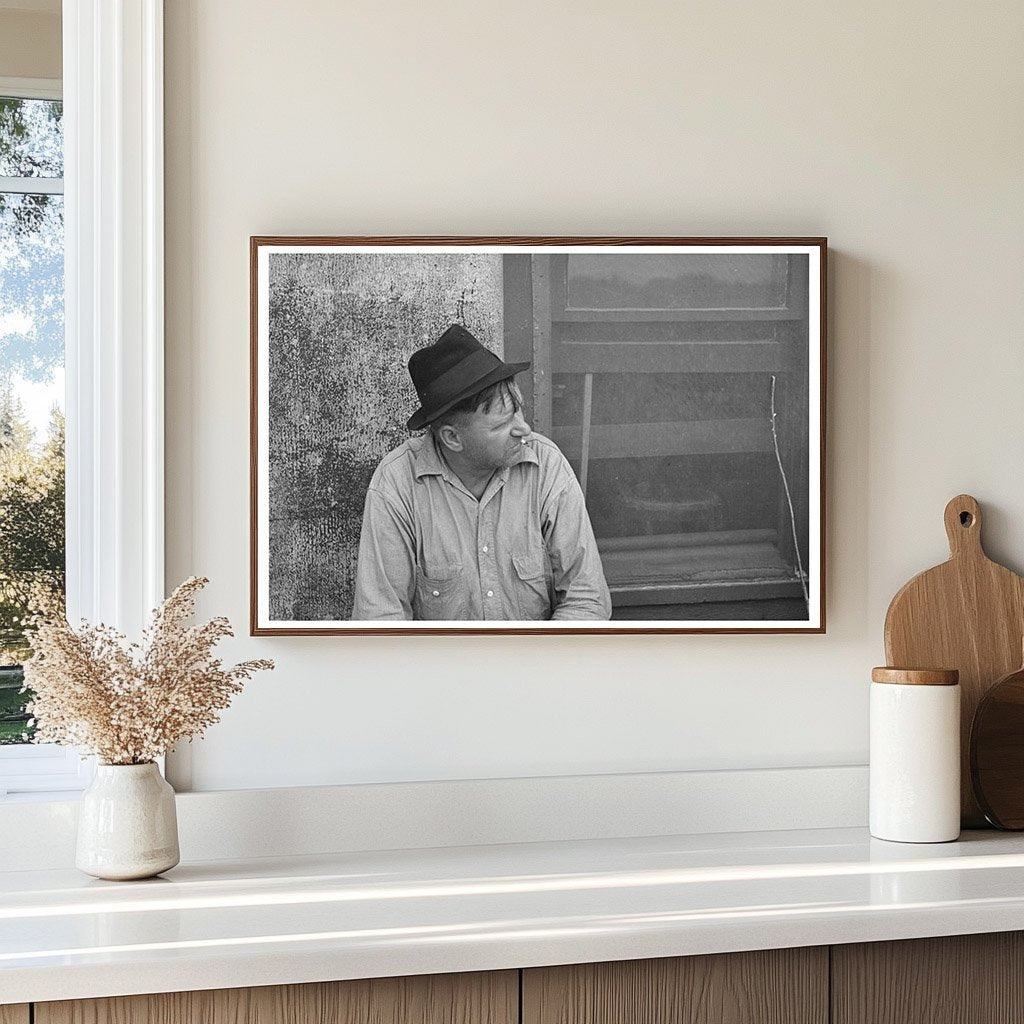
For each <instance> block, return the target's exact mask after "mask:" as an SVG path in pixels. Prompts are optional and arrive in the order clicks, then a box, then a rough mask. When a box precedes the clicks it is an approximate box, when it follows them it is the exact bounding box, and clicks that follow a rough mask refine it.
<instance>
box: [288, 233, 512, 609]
mask: <svg viewBox="0 0 1024 1024" xmlns="http://www.w3.org/2000/svg"><path fill="white" fill-rule="evenodd" d="M451 323H461V324H463V325H464V326H465V327H467V328H468V329H469V330H470V331H472V332H473V334H475V335H476V336H477V337H478V338H479V339H480V340H481V341H482V342H483V343H484V344H485V345H487V346H488V347H489V348H491V349H492V350H493V351H495V352H497V353H498V354H499V355H503V354H504V353H503V336H502V268H501V258H500V257H499V256H492V255H486V254H481V255H464V254H463V255H446V254H434V253H430V254H423V255H419V254H384V253H382V254H376V253H374V254H365V253H358V254H348V253H299V254H274V255H272V256H271V257H270V331H269V345H270V353H269V355H270V359H269V392H270V418H269V437H268V442H269V449H270V453H269V458H270V466H269V474H270V475H269V491H270V495H269V498H270V501H269V505H270V538H269V540H270V563H269V570H270V611H271V616H272V618H274V619H277V620H288V621H306V620H310V621H312V620H316V621H331V620H339V619H347V618H348V617H349V615H350V614H351V610H352V583H353V577H354V575H355V567H356V555H357V551H358V545H359V530H360V526H361V523H362V513H363V500H364V497H365V495H366V487H367V484H368V483H369V480H370V477H371V475H372V474H373V470H374V469H375V468H376V466H377V464H378V462H380V460H381V458H382V457H383V456H384V455H385V454H387V452H389V451H391V450H392V449H393V448H395V447H397V446H398V445H399V444H401V443H402V442H403V441H404V440H405V439H406V438H407V437H408V436H409V433H408V431H407V430H406V427H405V423H406V421H407V420H408V418H409V416H410V415H411V414H412V413H413V411H414V410H415V409H416V408H417V407H418V404H419V403H418V402H417V400H416V395H415V391H414V389H413V387H412V383H411V381H410V380H409V374H408V371H407V369H406V364H407V362H408V359H409V356H410V355H411V354H412V352H413V351H414V350H415V349H417V348H421V347H422V346H424V345H427V344H430V343H431V342H432V341H434V340H435V339H436V338H437V337H438V336H439V335H440V334H441V332H442V331H443V330H444V329H445V328H446V327H447V326H448V325H449V324H451Z"/></svg>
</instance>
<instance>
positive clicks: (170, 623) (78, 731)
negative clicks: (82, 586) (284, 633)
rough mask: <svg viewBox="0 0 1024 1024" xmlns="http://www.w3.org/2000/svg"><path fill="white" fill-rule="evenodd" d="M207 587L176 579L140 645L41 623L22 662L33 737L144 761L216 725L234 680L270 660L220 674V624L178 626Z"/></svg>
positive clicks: (111, 760) (107, 631)
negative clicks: (28, 655) (217, 654)
mask: <svg viewBox="0 0 1024 1024" xmlns="http://www.w3.org/2000/svg"><path fill="white" fill-rule="evenodd" d="M208 582H209V580H207V579H205V578H202V577H196V576H193V577H192V578H191V579H188V580H186V581H185V582H184V583H182V584H181V585H180V586H179V587H178V588H177V589H176V590H175V591H174V593H173V594H171V596H170V597H169V598H167V600H165V601H164V602H163V604H161V605H160V607H159V608H157V609H156V610H155V611H154V612H153V617H152V620H151V621H150V624H149V626H148V627H147V628H146V630H145V631H144V632H143V635H142V643H141V644H137V643H133V644H131V645H130V646H129V645H127V641H126V637H125V636H124V634H122V633H119V632H118V631H117V630H115V629H112V628H110V627H109V626H104V625H102V624H101V625H99V626H93V625H90V624H89V623H87V622H84V621H83V622H82V624H81V626H80V627H79V628H78V629H77V630H75V629H73V628H72V627H71V626H70V625H69V624H68V622H67V620H66V619H65V618H63V617H60V618H52V619H45V618H43V619H40V620H39V621H38V622H37V627H36V632H35V634H34V636H33V640H32V647H33V650H34V654H33V655H32V657H31V658H29V659H28V661H26V662H25V689H26V690H30V691H32V692H33V693H34V697H33V699H32V701H31V702H30V704H29V705H28V710H29V711H30V713H31V714H33V715H34V716H35V718H36V721H37V723H38V724H37V726H36V734H35V738H36V741H37V742H39V743H60V744H64V745H67V746H75V747H84V748H86V749H87V750H89V751H91V752H92V753H94V754H96V755H97V757H99V759H100V761H102V762H103V763H104V764H146V763H147V762H149V761H152V760H153V759H154V758H156V757H157V756H158V755H160V754H162V753H164V752H165V751H167V750H169V749H171V748H172V747H173V746H174V745H175V744H176V743H178V742H179V741H181V740H183V739H186V738H190V737H193V736H198V735H201V734H202V732H203V731H204V730H205V729H207V728H208V727H209V726H211V725H213V724H214V723H215V722H217V721H218V720H219V718H220V715H219V712H221V711H223V710H224V709H225V708H226V707H227V706H228V705H229V704H230V703H231V698H232V697H233V696H234V695H235V694H236V693H238V692H239V691H240V690H241V689H242V684H243V682H244V681H245V680H246V679H248V678H249V677H250V676H251V675H252V674H253V673H254V672H257V671H260V670H261V669H272V668H273V667H274V663H273V662H272V661H267V660H265V659H259V660H254V661H243V662H241V663H240V664H238V665H235V666H234V667H232V668H225V667H224V666H223V665H222V663H221V661H220V659H219V658H215V657H214V656H213V648H214V647H215V646H216V644H217V643H218V641H220V640H222V639H223V638H224V637H229V636H232V635H233V634H232V631H231V625H230V623H229V622H228V620H227V619H226V618H224V617H223V616H219V617H217V618H214V619H212V620H211V621H209V622H207V623H206V624H205V625H201V626H187V625H186V624H185V623H186V621H187V620H188V619H190V618H191V616H192V615H193V613H194V612H195V598H196V595H197V594H198V593H199V591H200V590H202V589H203V587H205V586H206V584H207V583H208Z"/></svg>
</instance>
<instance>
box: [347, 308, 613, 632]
mask: <svg viewBox="0 0 1024 1024" xmlns="http://www.w3.org/2000/svg"><path fill="white" fill-rule="evenodd" d="M529 365H530V364H529V363H506V362H504V361H503V360H501V359H499V358H498V356H496V355H495V354H494V353H493V352H491V351H490V350H489V349H487V348H485V347H484V346H483V345H482V344H480V342H479V341H478V340H477V339H476V338H475V337H474V336H473V335H472V334H470V332H469V331H467V330H466V329H465V328H464V327H462V326H460V325H458V324H453V325H452V326H451V327H449V328H448V329H447V330H446V331H445V332H444V333H443V334H442V335H441V337H440V338H439V339H438V340H437V341H436V342H435V343H434V344H432V345H428V346H427V347H426V348H422V349H419V350H418V351H416V352H414V353H413V354H412V357H411V358H410V360H409V375H410V377H411V378H412V382H413V385H414V386H415V388H416V393H417V395H418V396H419V401H420V408H419V409H418V410H417V411H416V412H415V413H414V414H413V415H412V417H411V418H410V419H409V422H408V424H407V425H408V427H409V429H410V430H420V429H422V428H427V429H426V431H425V432H424V433H423V434H421V435H417V436H414V437H412V438H410V439H409V440H408V441H406V442H405V443H404V444H402V445H400V446H399V447H398V448H396V449H395V450H394V451H392V452H390V453H389V454H388V455H386V456H385V457H384V458H383V459H382V460H381V463H380V465H379V466H378V467H377V469H376V471H375V472H374V474H373V478H372V479H371V481H370V486H369V489H368V491H367V494H366V505H365V508H364V512H363V524H362V533H361V536H360V542H359V560H358V567H357V570H356V585H355V604H354V608H353V612H352V618H353V619H372V620H388V619H399V620H411V619H420V620H443V621H476V620H543V619H555V620H574V619H575V620H579V619H608V618H609V617H610V616H611V598H610V597H609V593H608V586H607V584H606V583H605V578H604V572H603V570H602V568H601V558H600V556H599V554H598V551H597V543H596V541H595V540H594V531H593V529H592V527H591V525H590V518H589V516H588V515H587V509H586V504H585V502H584V498H583V492H582V491H581V490H580V486H579V483H578V482H577V480H576V476H575V474H574V473H573V471H572V469H571V467H570V466H569V463H568V462H567V461H566V459H565V457H564V456H563V455H562V453H561V452H560V451H559V449H558V447H557V446H556V445H555V444H554V442H552V441H550V440H549V439H548V438H546V437H543V436H541V435H540V434H535V433H533V432H532V431H531V430H530V427H529V425H528V424H527V423H526V421H525V419H524V418H523V410H522V396H521V394H520V392H519V388H518V386H517V385H516V383H515V380H514V378H515V375H516V374H517V373H519V372H521V371H522V370H525V369H527V367H529Z"/></svg>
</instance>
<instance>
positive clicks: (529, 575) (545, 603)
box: [512, 551, 551, 621]
mask: <svg viewBox="0 0 1024 1024" xmlns="http://www.w3.org/2000/svg"><path fill="white" fill-rule="evenodd" d="M512 590H513V595H514V597H515V601H516V607H517V608H518V610H519V618H520V619H523V620H524V621H535V620H538V619H550V618H551V598H550V595H549V593H548V577H547V571H546V569H545V566H544V555H543V553H542V552H540V551H536V552H532V551H531V552H524V553H522V554H518V555H513V556H512Z"/></svg>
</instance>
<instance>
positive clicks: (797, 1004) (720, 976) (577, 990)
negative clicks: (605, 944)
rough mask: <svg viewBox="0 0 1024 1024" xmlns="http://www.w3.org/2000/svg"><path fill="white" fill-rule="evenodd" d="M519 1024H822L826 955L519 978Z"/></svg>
mask: <svg viewBox="0 0 1024 1024" xmlns="http://www.w3.org/2000/svg"><path fill="white" fill-rule="evenodd" d="M522 1019H523V1024H748V1022H749V1024H754V1022H756V1024H825V1022H826V1021H827V1020H828V949H827V948H825V947H818V948H811V949H770V950H763V951H759V952H754V953H722V954H718V955H715V956H690V957H675V958H668V959H662V960H630V961H625V962H623V963H608V964H582V965H578V966H570V967H543V968H536V969H534V970H528V971H524V972H523V1017H522Z"/></svg>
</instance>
